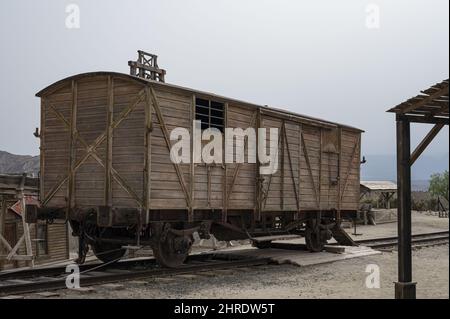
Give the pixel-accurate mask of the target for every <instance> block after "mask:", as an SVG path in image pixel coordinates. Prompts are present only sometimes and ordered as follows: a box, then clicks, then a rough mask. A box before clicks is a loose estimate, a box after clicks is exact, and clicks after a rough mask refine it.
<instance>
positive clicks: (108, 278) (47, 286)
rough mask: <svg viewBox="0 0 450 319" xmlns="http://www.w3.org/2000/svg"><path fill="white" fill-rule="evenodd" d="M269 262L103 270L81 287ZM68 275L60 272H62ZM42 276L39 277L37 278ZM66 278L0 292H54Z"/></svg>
mask: <svg viewBox="0 0 450 319" xmlns="http://www.w3.org/2000/svg"><path fill="white" fill-rule="evenodd" d="M269 263H270V258H253V257H252V258H238V259H234V260H224V258H220V259H212V260H206V261H203V262H201V263H193V264H189V263H188V264H186V265H184V266H182V267H180V268H153V269H145V270H131V271H129V272H126V273H104V274H97V273H96V274H95V275H87V276H86V275H84V276H83V274H80V286H82V287H86V286H90V285H98V284H106V283H113V282H120V281H124V280H135V279H143V278H152V277H158V276H173V275H181V274H192V273H195V274H198V273H201V272H202V271H207V270H223V269H233V268H239V267H249V266H260V265H267V264H269ZM63 274H64V275H68V274H67V273H64V272H63V273H59V275H63ZM35 278H37V279H39V277H35ZM66 288H67V286H66V277H65V276H64V277H62V278H61V277H60V278H45V281H30V282H21V283H14V284H8V285H2V286H0V295H10V294H24V293H34V292H40V291H51V290H58V289H66Z"/></svg>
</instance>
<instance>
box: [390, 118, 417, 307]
mask: <svg viewBox="0 0 450 319" xmlns="http://www.w3.org/2000/svg"><path fill="white" fill-rule="evenodd" d="M410 163H411V159H410V123H409V121H408V120H400V121H397V188H398V208H397V219H398V282H396V283H395V298H396V299H415V298H416V283H414V282H412V260H411V166H410Z"/></svg>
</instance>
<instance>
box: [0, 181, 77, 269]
mask: <svg viewBox="0 0 450 319" xmlns="http://www.w3.org/2000/svg"><path fill="white" fill-rule="evenodd" d="M38 194H39V179H38V178H33V177H29V176H27V175H26V174H24V175H0V270H3V269H9V268H17V267H24V266H34V265H35V264H43V263H48V262H53V261H58V260H64V259H67V258H68V255H69V249H68V247H69V246H68V237H67V236H68V233H67V225H66V224H65V223H63V224H61V223H58V224H57V223H54V224H49V223H48V222H47V221H41V222H40V223H36V224H28V223H27V222H26V220H25V208H26V206H27V205H35V204H36V203H38Z"/></svg>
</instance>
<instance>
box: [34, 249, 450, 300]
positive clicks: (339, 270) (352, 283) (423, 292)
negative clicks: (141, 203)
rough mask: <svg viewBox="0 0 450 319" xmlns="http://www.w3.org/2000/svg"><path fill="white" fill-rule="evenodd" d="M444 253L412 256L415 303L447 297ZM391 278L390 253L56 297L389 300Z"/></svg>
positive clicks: (431, 251)
mask: <svg viewBox="0 0 450 319" xmlns="http://www.w3.org/2000/svg"><path fill="white" fill-rule="evenodd" d="M448 248H449V247H448V245H442V246H434V247H427V248H421V249H418V250H415V251H414V252H413V278H414V280H415V281H417V283H418V284H417V298H447V299H448V298H449V250H448ZM369 264H376V265H378V266H379V269H380V288H371V289H369V288H367V287H366V285H365V282H366V277H367V276H368V275H369V273H366V267H367V265H369ZM396 279H397V253H396V252H395V251H394V252H383V253H382V254H381V255H375V256H368V257H361V258H355V259H349V260H343V261H338V262H334V263H329V264H323V265H315V266H308V267H296V266H291V265H279V266H275V265H274V266H261V267H255V268H252V269H249V268H244V269H242V270H232V271H225V272H222V273H219V274H212V273H205V274H204V275H202V274H198V275H186V276H183V275H180V276H174V277H165V278H160V279H149V280H145V281H139V282H135V281H133V282H124V283H121V284H122V285H123V287H118V290H115V289H111V287H102V286H96V287H95V291H94V292H91V293H89V294H86V293H80V292H76V291H67V290H64V291H60V292H59V293H60V296H59V298H134V299H140V298H186V299H189V298H224V299H226V298H268V299H276V298H282V299H286V298H335V299H342V298H347V299H349V298H393V297H394V286H393V282H394V281H396ZM30 297H31V298H33V296H27V298H30ZM34 297H35V296H34Z"/></svg>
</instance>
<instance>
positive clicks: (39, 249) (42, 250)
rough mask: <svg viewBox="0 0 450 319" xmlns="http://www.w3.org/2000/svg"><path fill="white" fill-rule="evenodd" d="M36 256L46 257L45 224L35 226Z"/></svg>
mask: <svg viewBox="0 0 450 319" xmlns="http://www.w3.org/2000/svg"><path fill="white" fill-rule="evenodd" d="M35 241H36V256H45V255H48V245H47V224H44V223H38V224H36V239H35Z"/></svg>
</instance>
